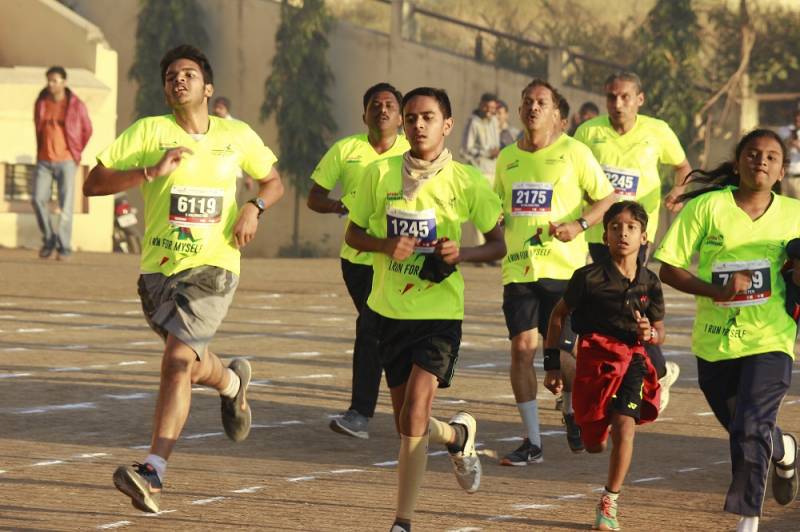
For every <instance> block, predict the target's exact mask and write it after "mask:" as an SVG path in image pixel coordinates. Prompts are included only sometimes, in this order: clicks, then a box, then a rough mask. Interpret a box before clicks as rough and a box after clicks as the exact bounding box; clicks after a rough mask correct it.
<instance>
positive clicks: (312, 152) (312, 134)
mask: <svg viewBox="0 0 800 532" xmlns="http://www.w3.org/2000/svg"><path fill="white" fill-rule="evenodd" d="M332 23H333V22H332V19H331V17H330V16H329V14H328V12H327V11H326V9H325V3H324V1H323V0H305V1H304V2H303V4H302V6H301V7H299V8H295V7H292V5H290V4H289V2H288V0H283V1H282V3H281V23H280V26H279V27H278V33H277V35H276V36H275V42H276V44H277V46H276V51H275V56H274V57H273V59H272V73H271V74H270V75H269V77H268V78H267V81H266V83H265V84H264V103H263V105H262V106H261V119H262V121H263V120H266V119H268V118H269V117H270V116H272V115H275V121H276V123H277V125H278V145H279V148H280V157H279V163H278V165H279V168H280V170H281V172H282V173H284V174H286V177H287V178H288V179H289V180H290V181H291V183H292V185H293V186H294V189H295V198H294V199H295V211H294V212H295V219H294V231H293V234H292V241H293V246H294V248H295V249H299V237H300V235H299V222H300V220H299V210H300V198H301V197H302V196H304V195H305V194H307V193H308V190H309V188H310V186H311V180H310V179H309V176H310V175H311V172H312V171H313V170H314V167H315V166H316V163H317V161H319V159H320V158H321V157H322V156H323V155H324V153H325V151H326V149H327V144H326V139H327V138H330V136H331V134H332V133H333V132H335V131H336V123H335V121H334V120H333V117H332V116H331V111H330V109H331V98H330V96H329V95H328V89H329V87H330V86H331V84H332V83H333V73H332V72H331V68H330V66H329V65H328V61H327V56H326V52H327V50H328V32H329V31H330V29H331V26H332Z"/></svg>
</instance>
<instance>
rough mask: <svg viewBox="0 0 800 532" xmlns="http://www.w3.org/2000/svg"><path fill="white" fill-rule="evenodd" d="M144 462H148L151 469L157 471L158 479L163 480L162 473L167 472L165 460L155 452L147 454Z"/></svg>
mask: <svg viewBox="0 0 800 532" xmlns="http://www.w3.org/2000/svg"><path fill="white" fill-rule="evenodd" d="M144 463H145V464H150V465H151V466H153V469H155V470H156V473H158V479H159V480H160V481H161V482H164V475H165V474H166V473H167V461H166V460H164V459H163V458H161V457H160V456H158V455H157V454H148V455H147V458H145V459H144Z"/></svg>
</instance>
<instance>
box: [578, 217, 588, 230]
mask: <svg viewBox="0 0 800 532" xmlns="http://www.w3.org/2000/svg"><path fill="white" fill-rule="evenodd" d="M575 221H576V222H578V225H580V226H581V229H583V230H584V231H586V230H587V229H589V222H587V221H586V219H585V218H583V217H581V218H578V219H577V220H575Z"/></svg>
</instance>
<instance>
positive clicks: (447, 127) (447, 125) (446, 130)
mask: <svg viewBox="0 0 800 532" xmlns="http://www.w3.org/2000/svg"><path fill="white" fill-rule="evenodd" d="M451 131H453V117H452V116H451V117H450V118H447V119H445V121H444V127H443V128H442V134H443V136H445V137H446V136H448V135H449V134H450V132H451Z"/></svg>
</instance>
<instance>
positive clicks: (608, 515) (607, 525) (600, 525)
mask: <svg viewBox="0 0 800 532" xmlns="http://www.w3.org/2000/svg"><path fill="white" fill-rule="evenodd" d="M619 529H620V528H619V521H617V501H615V500H614V499H612V498H611V497H609V496H608V495H603V496H602V497H600V502H599V503H598V504H597V509H596V510H595V516H594V526H593V527H592V530H619Z"/></svg>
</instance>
